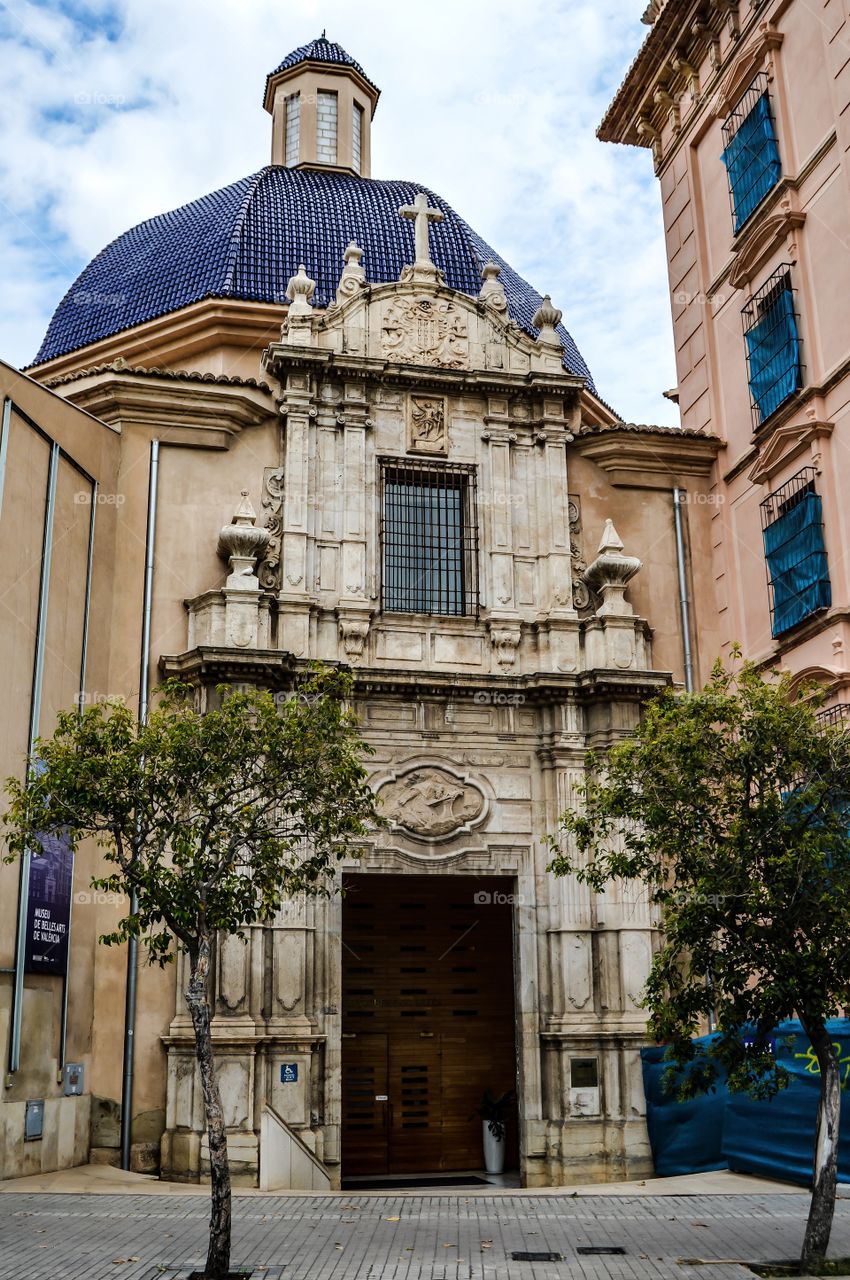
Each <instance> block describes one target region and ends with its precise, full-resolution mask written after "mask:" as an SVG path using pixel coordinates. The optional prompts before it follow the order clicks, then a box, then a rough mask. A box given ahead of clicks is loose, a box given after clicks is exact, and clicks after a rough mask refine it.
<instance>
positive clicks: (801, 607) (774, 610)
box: [761, 467, 832, 637]
mask: <svg viewBox="0 0 850 1280" xmlns="http://www.w3.org/2000/svg"><path fill="white" fill-rule="evenodd" d="M761 527H762V537H763V538H764V554H765V559H766V561H767V574H768V590H769V594H770V620H771V633H772V634H773V636H774V637H776V636H781V635H782V634H783V633H784V632H786V631H788V630H790V628H791V627H795V626H796V625H797V623H798V622H802V621H803V619H804V618H808V617H809V616H810V615H811V614H813V613H817V611H818V610H819V609H828V608H829V606H830V605H831V604H832V588H831V586H830V581H829V567H828V565H827V561H826V548H825V546H824V541H823V504H822V501H821V497H820V494H819V493H818V492H817V490H816V488H815V469H814V467H803V469H802V471H798V472H797V474H796V475H795V476H792V477H791V479H790V480H788V481H787V482H786V483H785V484H783V485H782V486H781V487H780V488H779V489H777V490H776V491H775V492H774V493H771V494H769V495H768V497H767V498H765V500H764V502H762V504H761Z"/></svg>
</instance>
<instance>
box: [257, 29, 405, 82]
mask: <svg viewBox="0 0 850 1280" xmlns="http://www.w3.org/2000/svg"><path fill="white" fill-rule="evenodd" d="M299 62H325V63H330V64H331V65H333V66H337V67H351V68H352V70H354V71H357V72H359V74H360V75H361V76H362V77H363V79H364V80H365V81H366V83H367V84H369V85H371V86H372V88H373V89H374V90H375V92H376V93H380V89H379V88H378V86H377V85H376V84H374V83H373V82H372V81H371V80H370V79H369V77H368V76H367V75H366V72H365V71H364V70H363V68H362V67H361V65H360V63H359V62H356V61H355V59H354V58H352V56H351V54H350V53H346V52H345V50H344V49H343V47H342V45H341V44H336V42H335V41H333V40H328V38H327V36H326V35H325V33H324V32H322V34H321V35H320V36H319V38H318V39H317V40H311V41H310V43H309V44H302V45H301V47H300V48H299V49H293V50H292V53H288V54H287V55H286V57H285V58H284V60H283V62H281V63H280V65H279V66H277V67H275V69H274V71H272V72H271V73H270V74H269V75H268V76H267V77H266V92H268V87H269V81H270V80H271V78H272V76H276V75H279V74H280V72H281V71H289V69H290V68H291V67H297V66H298V63H299Z"/></svg>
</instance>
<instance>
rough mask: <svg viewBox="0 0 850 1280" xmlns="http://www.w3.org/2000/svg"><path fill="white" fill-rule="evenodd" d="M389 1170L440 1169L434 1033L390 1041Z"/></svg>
mask: <svg viewBox="0 0 850 1280" xmlns="http://www.w3.org/2000/svg"><path fill="white" fill-rule="evenodd" d="M389 1088H390V1105H391V1111H390V1156H389V1165H390V1173H418V1172H420V1171H422V1170H423V1169H425V1170H427V1169H441V1168H442V1127H441V1122H440V1041H439V1038H438V1037H437V1036H434V1035H424V1036H419V1035H417V1036H404V1037H402V1036H398V1037H393V1038H392V1039H391V1040H390V1049H389Z"/></svg>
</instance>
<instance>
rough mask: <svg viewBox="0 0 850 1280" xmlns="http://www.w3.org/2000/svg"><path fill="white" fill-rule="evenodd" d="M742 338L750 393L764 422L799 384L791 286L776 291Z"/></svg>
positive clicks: (798, 353)
mask: <svg viewBox="0 0 850 1280" xmlns="http://www.w3.org/2000/svg"><path fill="white" fill-rule="evenodd" d="M745 337H746V340H747V355H748V358H749V371H750V372H749V381H750V394H751V395H752V398H753V404H754V405H755V406H756V408H757V410H758V415H759V422H764V420H765V418H768V417H770V415H771V414H772V413H773V411H774V410H775V409H778V408H779V406H780V405H781V404H782V403H783V402H784V401H785V400H787V399H788V397H789V396H791V395H793V394H794V392H795V391H796V390H797V389H798V387H799V386H800V339H799V337H798V334H797V317H796V316H795V315H794V294H793V292H792V291H791V289H788V288H785V289H780V290H779V291H778V292H777V294H776V296H775V297H774V299H773V301H772V302H771V303H770V304H769V305H768V306H767V307H766V309H765V311H764V314H763V315H762V318H761V319H760V320H759V321H758V323H757V324H755V325H753V327H752V328H751V329H749V330H748V332H747V333H746V334H745Z"/></svg>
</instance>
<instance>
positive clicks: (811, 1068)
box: [794, 1040, 850, 1089]
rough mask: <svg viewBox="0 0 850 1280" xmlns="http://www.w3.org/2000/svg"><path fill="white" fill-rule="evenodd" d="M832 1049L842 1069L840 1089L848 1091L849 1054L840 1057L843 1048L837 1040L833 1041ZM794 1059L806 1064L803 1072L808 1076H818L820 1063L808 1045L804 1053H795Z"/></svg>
mask: <svg viewBox="0 0 850 1280" xmlns="http://www.w3.org/2000/svg"><path fill="white" fill-rule="evenodd" d="M832 1047H833V1049H834V1050H835V1054H836V1057H837V1058H838V1065H839V1067H844V1072H843V1074H842V1077H841V1088H842V1089H850V1053H846V1054H845V1055H844V1057H843V1058H842V1057H841V1050H842V1048H843V1047H844V1046H843V1045H842V1044H841V1042H840V1041H838V1040H833V1042H832ZM794 1057H795V1058H802V1059H803V1061H804V1062H805V1064H806V1066H805V1070H806V1072H807V1073H808V1074H809V1075H810V1076H819V1075H820V1063H819V1062H818V1060H817V1057H816V1055H815V1051H814V1049H813V1048H812V1046H811V1045H809V1047H808V1049H807V1050H806V1052H805V1053H795V1054H794Z"/></svg>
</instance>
